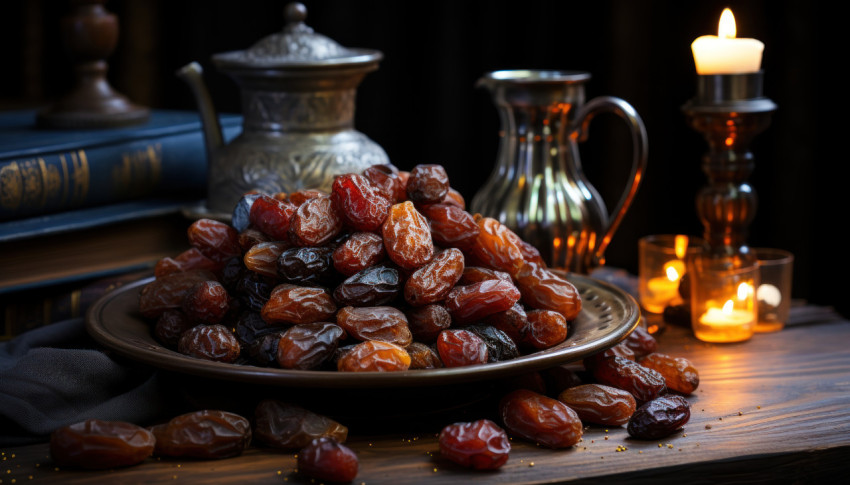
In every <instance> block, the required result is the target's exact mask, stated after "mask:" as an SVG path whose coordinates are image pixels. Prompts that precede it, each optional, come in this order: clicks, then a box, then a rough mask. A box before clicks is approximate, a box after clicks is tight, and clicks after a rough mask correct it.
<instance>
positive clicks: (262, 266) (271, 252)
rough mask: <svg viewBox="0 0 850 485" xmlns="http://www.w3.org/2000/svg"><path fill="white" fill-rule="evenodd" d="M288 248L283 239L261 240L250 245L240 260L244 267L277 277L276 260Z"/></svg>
mask: <svg viewBox="0 0 850 485" xmlns="http://www.w3.org/2000/svg"><path fill="white" fill-rule="evenodd" d="M288 248H289V243H288V242H285V241H267V242H261V243H258V244H255V245H254V246H251V248H249V249H248V250H247V251H246V252H245V256H243V257H242V261H243V263H244V264H245V267H246V268H248V269H249V270H251V271H253V272H255V273H257V274H261V275H263V276H268V277H269V278H277V261H278V259H279V258H280V255H281V253H283V252H284V251H285V250H286V249H288Z"/></svg>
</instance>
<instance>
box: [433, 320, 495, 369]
mask: <svg viewBox="0 0 850 485" xmlns="http://www.w3.org/2000/svg"><path fill="white" fill-rule="evenodd" d="M437 353H438V354H439V355H440V360H441V361H442V362H443V365H444V366H446V367H463V366H467V365H478V364H486V363H487V360H488V359H489V356H488V353H487V345H486V344H485V343H484V341H483V340H481V337H479V336H478V335H476V334H474V333H472V332H470V331H469V330H464V329H451V328H450V329H448V330H443V331H442V332H440V336H439V337H437Z"/></svg>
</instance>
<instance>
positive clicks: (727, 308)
mask: <svg viewBox="0 0 850 485" xmlns="http://www.w3.org/2000/svg"><path fill="white" fill-rule="evenodd" d="M734 308H735V303H733V302H732V300H726V303H724V304H723V309H721V311H722V312H723V313H724V314H726V315H731V314H732V309H734Z"/></svg>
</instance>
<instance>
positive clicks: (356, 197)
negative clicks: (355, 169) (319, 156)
mask: <svg viewBox="0 0 850 485" xmlns="http://www.w3.org/2000/svg"><path fill="white" fill-rule="evenodd" d="M331 199H332V200H333V202H334V207H336V209H337V210H338V211H339V213H340V215H341V216H342V219H343V220H344V221H345V223H346V224H348V225H349V226H350V227H352V228H354V230H357V231H375V230H377V229H378V228H379V227H381V224H382V223H383V222H384V219H386V218H387V214H388V213H389V210H390V201H389V200H388V199H387V198H386V197H384V196H383V195H381V193H380V190H379V189H378V188H377V187H375V186H374V185H372V182H371V181H370V180H369V179H368V178H366V177H364V176H363V175H360V174H356V173H347V174H343V175H339V176H337V177H336V178H335V179H334V181H333V187H332V189H331Z"/></svg>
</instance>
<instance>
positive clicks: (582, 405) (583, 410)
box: [558, 384, 636, 426]
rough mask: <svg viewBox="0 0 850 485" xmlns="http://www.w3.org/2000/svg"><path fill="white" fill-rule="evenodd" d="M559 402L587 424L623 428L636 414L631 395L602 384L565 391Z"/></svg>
mask: <svg viewBox="0 0 850 485" xmlns="http://www.w3.org/2000/svg"><path fill="white" fill-rule="evenodd" d="M558 400H559V401H561V402H562V403H564V404H566V405H567V406H569V407H570V408H571V409H572V410H573V411H575V412H576V414H578V417H579V418H580V419H581V420H582V421H583V422H585V423H594V424H601V425H603V426H622V425H624V424H626V423H628V422H629V418H631V417H632V414H633V413H634V412H635V406H636V403H635V398H634V396H632V395H631V394H630V393H628V392H626V391H624V390H622V389H617V388H615V387H611V386H605V385H602V384H583V385H580V386H575V387H571V388H569V389H565V390H564V391H562V392H561V393H560V394H559V395H558Z"/></svg>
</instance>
